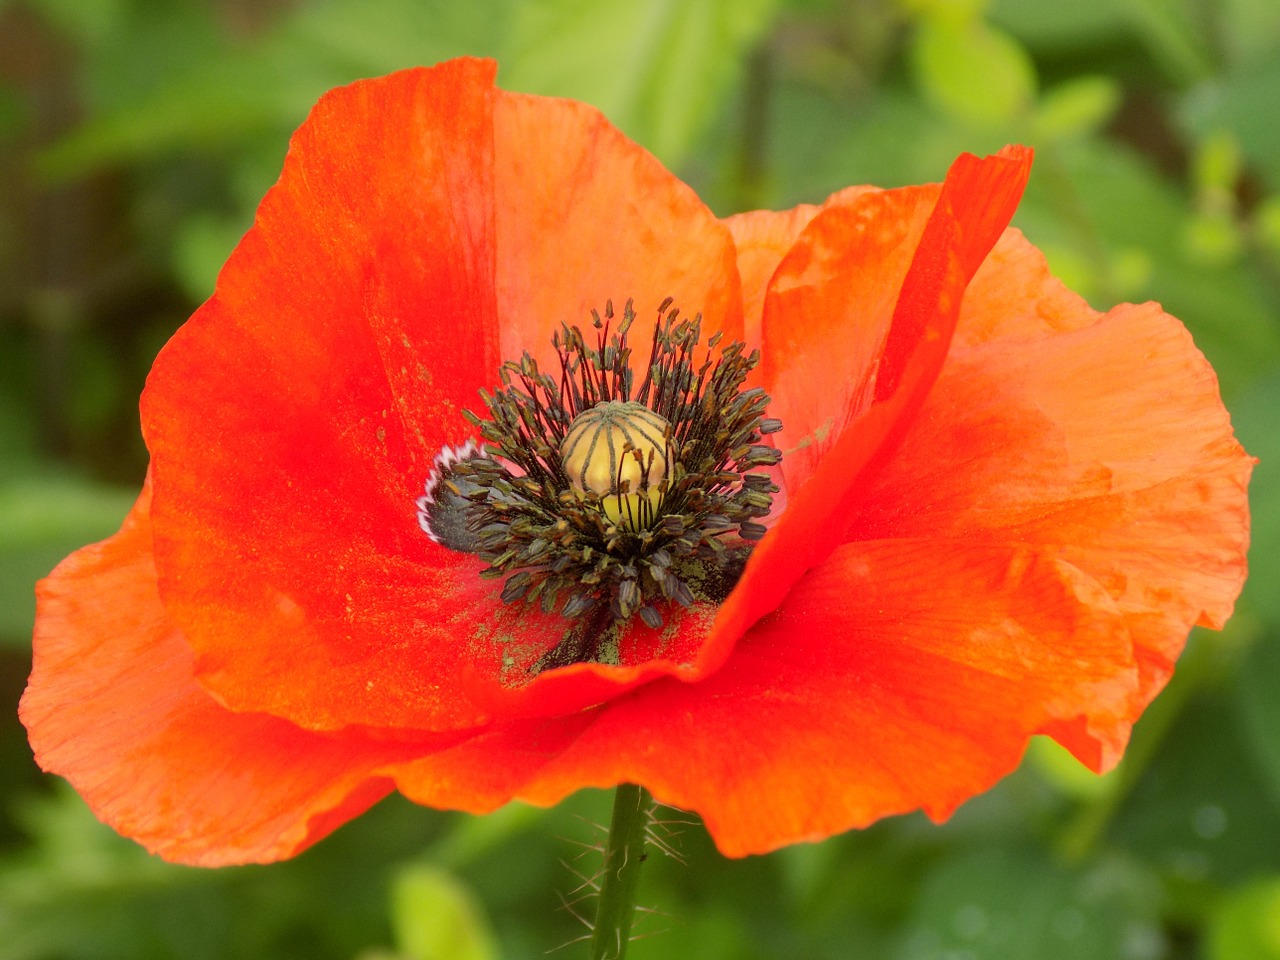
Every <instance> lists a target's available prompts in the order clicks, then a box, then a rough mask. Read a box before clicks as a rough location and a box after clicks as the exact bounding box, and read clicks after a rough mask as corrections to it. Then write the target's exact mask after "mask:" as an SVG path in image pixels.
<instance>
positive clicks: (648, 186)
mask: <svg viewBox="0 0 1280 960" xmlns="http://www.w3.org/2000/svg"><path fill="white" fill-rule="evenodd" d="M494 138H495V147H496V168H495V181H496V182H495V190H496V198H495V205H496V216H497V238H498V259H497V272H498V278H497V279H498V305H499V313H500V319H501V323H502V350H503V355H504V357H506V358H509V359H515V358H517V357H519V356H520V354H521V353H522V352H524V351H525V350H528V351H529V352H530V353H532V354H533V355H534V357H536V358H537V359H538V360H539V361H540V362H541V363H542V364H543V366H544V369H546V368H547V363H548V358H549V357H552V356H554V354H553V353H552V352H551V347H550V344H551V335H552V333H554V332H555V331H556V330H558V329H559V328H560V324H562V323H568V324H577V325H581V326H583V327H584V329H585V327H586V325H587V324H588V323H589V322H590V316H591V311H592V310H599V311H600V312H601V313H604V309H605V303H606V301H608V300H612V301H613V305H614V308H615V309H616V310H617V311H618V314H619V316H621V313H622V308H623V305H624V304H625V303H626V301H627V300H628V299H630V298H634V300H635V309H636V313H637V316H638V317H639V321H640V322H637V324H636V327H635V332H634V333H633V335H632V342H633V343H634V344H635V345H636V350H637V354H638V356H637V360H638V361H639V364H640V365H641V366H643V364H644V363H645V362H646V361H647V359H648V349H649V340H650V332H651V331H652V329H653V323H654V321H655V320H656V318H657V311H658V306H659V305H660V304H661V303H662V301H663V300H665V299H666V298H667V297H673V298H674V300H675V306H677V307H679V308H680V310H681V312H682V313H683V314H685V315H687V316H690V317H692V316H693V315H694V314H697V313H701V314H703V317H704V320H705V323H704V330H706V331H707V333H708V334H709V333H711V332H714V331H716V330H723V331H724V333H725V336H726V337H727V338H728V339H730V340H734V339H741V338H742V307H741V297H740V293H739V289H738V274H737V270H736V269H735V260H734V246H733V240H732V238H731V237H730V235H729V231H728V228H726V227H725V226H724V225H723V224H722V223H720V221H718V220H717V219H716V218H715V216H714V215H713V214H712V213H711V211H710V210H708V209H707V207H706V205H705V204H703V202H702V201H701V200H699V199H698V196H697V194H695V193H694V192H693V191H692V190H691V189H689V187H687V186H685V185H684V184H683V183H681V182H680V181H679V180H677V179H676V178H675V177H674V176H672V175H671V174H670V173H669V172H668V171H667V170H666V169H665V168H664V167H663V166H662V164H660V163H659V162H658V161H657V160H656V159H655V158H654V157H653V155H652V154H650V153H649V152H648V151H646V150H644V149H642V148H641V147H639V146H637V145H636V144H635V143H633V142H632V141H630V140H628V139H627V138H626V137H625V136H623V135H622V134H621V133H620V132H619V131H618V130H617V129H616V128H615V127H613V126H611V125H610V124H609V122H608V121H607V120H605V118H604V117H603V116H602V115H601V114H600V112H599V111H598V110H596V109H594V108H593V107H589V106H587V105H585V104H582V103H577V102H575V101H572V100H551V99H547V98H545V97H530V96H524V95H521V94H515V93H500V95H499V98H498V100H497V103H496V104H495V107H494ZM551 369H552V370H553V371H554V372H558V370H556V369H555V368H554V367H553V368H551Z"/></svg>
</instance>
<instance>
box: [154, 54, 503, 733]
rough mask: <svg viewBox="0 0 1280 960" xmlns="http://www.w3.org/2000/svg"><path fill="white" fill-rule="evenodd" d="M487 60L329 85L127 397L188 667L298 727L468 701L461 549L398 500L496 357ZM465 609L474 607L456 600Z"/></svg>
mask: <svg viewBox="0 0 1280 960" xmlns="http://www.w3.org/2000/svg"><path fill="white" fill-rule="evenodd" d="M493 71H494V68H493V65H492V64H489V63H482V62H476V61H454V62H451V63H448V64H444V65H442V66H439V67H435V68H432V69H430V70H414V71H407V72H404V73H400V74H394V75H392V76H390V77H386V78H383V79H381V80H375V81H369V82H366V83H361V84H356V85H353V86H350V87H345V88H342V89H339V90H336V91H333V92H332V93H330V94H328V95H326V96H325V97H324V98H323V99H322V100H321V101H320V103H319V104H318V105H317V106H316V108H315V110H314V111H313V112H312V114H311V117H310V118H309V119H308V120H307V121H306V123H305V124H303V126H302V127H301V128H300V129H299V131H298V132H297V134H296V135H295V136H294V139H293V141H292V144H291V147H290V153H289V157H288V159H287V161H286V164H285V168H284V172H283V174H282V175H281V178H280V182H279V183H278V184H277V186H276V187H275V188H274V189H273V190H272V191H271V192H270V194H268V196H267V198H266V199H265V200H264V201H263V204H262V207H261V208H260V210H259V213H258V219H257V222H256V224H255V225H254V227H253V229H252V230H251V231H250V232H249V234H248V235H247V236H246V237H245V239H244V240H243V241H242V242H241V244H240V246H239V247H238V248H237V250H236V251H235V253H234V254H233V255H232V257H231V259H230V260H229V261H228V264H227V266H226V267H225V269H224V270H223V272H222V275H221V276H220V278H219V281H218V287H217V292H216V293H215V295H214V297H213V298H212V299H211V300H210V301H209V302H208V303H207V304H205V306H204V307H203V308H201V310H200V311H199V312H197V314H196V315H195V316H194V317H193V318H192V320H191V321H190V322H188V323H187V324H186V325H185V326H184V327H183V328H182V329H181V330H179V331H178V333H177V334H176V335H175V336H174V338H173V340H171V341H170V343H169V344H168V345H167V346H166V348H165V349H164V351H162V353H161V355H160V357H159V358H158V359H157V361H156V364H155V367H154V368H153V370H152V374H151V376H150V378H149V380H148V383H147V389H146V392H145V393H144V396H143V403H142V417H143V427H144V432H145V434H146V437H147V442H148V445H149V447H150V449H151V451H152V456H153V470H154V477H155V506H154V511H153V513H154V521H155V531H156V532H155V540H156V546H155V551H156V562H157V568H158V570H159V577H160V588H161V594H162V596H164V598H165V602H166V606H167V608H168V611H169V614H170V616H172V618H173V619H174V621H175V622H176V623H177V624H178V626H179V628H180V629H181V630H182V632H183V635H184V636H185V637H186V638H187V640H188V642H189V643H190V644H191V645H192V647H193V648H194V649H195V650H196V652H197V654H198V659H197V664H198V670H199V672H200V676H201V680H202V682H203V683H204V684H205V685H206V687H207V688H208V689H210V690H211V692H213V693H215V695H216V696H218V697H219V699H221V700H222V701H223V702H224V703H226V704H227V705H228V706H229V707H230V708H231V709H235V710H247V711H266V712H273V713H276V714H277V715H280V716H284V717H286V718H288V719H291V720H293V721H294V722H297V723H299V724H300V725H303V726H307V727H311V728H315V729H334V728H338V727H342V726H345V725H348V724H353V723H365V724H370V725H400V726H415V725H416V726H421V727H433V726H440V725H467V724H469V723H475V722H480V721H482V720H483V719H484V717H483V714H482V712H481V711H480V710H479V709H478V708H476V707H474V706H473V705H470V704H468V703H467V702H466V701H465V698H464V697H463V696H462V694H461V693H460V692H459V690H458V689H457V687H456V685H454V684H452V683H451V682H450V680H449V678H450V677H452V676H453V675H454V674H455V673H456V670H457V669H458V667H459V665H460V663H461V662H462V661H463V660H465V659H466V656H467V650H466V645H465V644H459V643H458V642H457V639H456V638H457V635H458V629H457V628H456V627H454V628H452V629H451V628H450V626H449V624H448V622H447V621H448V620H450V619H451V618H453V617H464V618H465V617H467V616H468V615H470V614H471V610H472V607H473V606H474V605H477V604H479V605H482V606H484V608H485V609H487V608H488V607H487V604H486V603H485V600H486V598H485V597H482V596H477V595H476V594H477V589H478V588H477V587H476V585H475V583H474V581H475V580H476V578H475V576H474V571H475V569H476V564H475V562H474V558H471V557H467V556H464V555H461V554H457V553H454V552H452V551H449V550H446V549H445V548H443V547H440V546H437V545H436V544H433V543H432V542H431V541H430V540H429V539H428V538H427V537H425V536H424V535H423V533H422V531H421V529H420V528H419V525H418V520H417V517H416V511H415V508H414V501H415V499H416V498H417V497H418V496H420V495H421V493H422V484H423V482H424V481H425V480H426V478H427V476H428V474H429V473H430V472H431V469H432V464H433V459H434V457H435V456H436V454H437V453H438V452H439V450H440V447H441V445H442V444H444V443H447V442H452V441H455V440H456V439H458V431H459V429H460V427H461V426H462V424H463V421H462V420H461V417H460V411H461V409H462V408H463V407H464V406H465V405H468V404H473V405H474V404H475V401H476V390H477V389H478V388H479V387H480V386H481V385H482V384H484V383H486V382H488V381H489V380H490V378H491V377H492V375H493V372H494V370H496V366H497V363H498V354H497V326H496V318H495V315H494V309H495V302H494V293H493V289H494V281H493V275H492V262H493V239H492V209H491V201H492V169H491V168H492V116H491V100H492V78H493ZM473 619H474V617H473Z"/></svg>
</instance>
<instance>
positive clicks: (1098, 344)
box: [849, 233, 1252, 766]
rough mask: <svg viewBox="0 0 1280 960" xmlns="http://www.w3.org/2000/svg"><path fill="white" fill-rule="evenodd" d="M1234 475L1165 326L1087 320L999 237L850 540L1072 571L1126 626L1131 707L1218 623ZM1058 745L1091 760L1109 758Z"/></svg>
mask: <svg viewBox="0 0 1280 960" xmlns="http://www.w3.org/2000/svg"><path fill="white" fill-rule="evenodd" d="M1251 467H1252V461H1251V459H1250V458H1249V457H1247V456H1246V455H1245V454H1244V452H1243V450H1241V448H1240V446H1239V444H1238V443H1237V442H1236V441H1235V439H1234V437H1233V436H1232V433H1231V426H1230V422H1229V420H1228V418H1227V414H1226V411H1225V410H1224V409H1223V407H1222V403H1221V401H1220V400H1219V398H1218V386H1217V381H1216V379H1215V377H1214V375H1213V371H1212V370H1211V369H1210V367H1209V365H1208V363H1207V362H1206V361H1205V360H1204V358H1203V356H1201V355H1200V353H1199V351H1197V350H1196V349H1195V346H1194V345H1193V344H1192V342H1191V338H1190V336H1189V335H1188V334H1187V332H1186V330H1185V329H1184V328H1183V327H1182V325H1181V324H1180V323H1178V322H1177V321H1176V320H1174V319H1172V318H1171V317H1169V316H1168V315H1166V314H1164V313H1163V312H1161V311H1160V309H1159V308H1158V307H1156V306H1154V305H1152V304H1147V305H1144V306H1124V307H1117V308H1116V309H1115V310H1112V311H1111V312H1110V313H1107V314H1105V315H1101V314H1098V313H1096V312H1095V311H1093V310H1091V309H1090V308H1089V307H1088V306H1087V305H1086V304H1085V303H1084V302H1083V301H1081V300H1080V299H1079V298H1078V297H1076V296H1075V295H1073V294H1071V293H1070V292H1069V291H1067V290H1066V289H1065V288H1063V287H1062V285H1061V284H1060V283H1058V282H1057V281H1056V280H1054V279H1053V278H1052V277H1050V276H1049V274H1048V272H1047V270H1046V269H1045V268H1044V264H1043V259H1042V258H1041V257H1040V256H1039V254H1038V253H1036V252H1035V251H1034V250H1033V249H1032V248H1031V247H1030V246H1029V245H1028V244H1027V243H1026V241H1025V240H1023V239H1022V238H1021V236H1020V235H1018V234H1017V233H1010V234H1009V235H1008V236H1007V237H1006V238H1005V239H1004V240H1003V241H1002V242H1001V244H1000V246H999V248H998V249H997V255H996V256H994V257H993V258H992V260H991V261H990V262H989V263H988V264H987V265H986V266H984V268H983V270H982V272H981V273H980V275H979V276H978V278H977V279H976V280H975V282H974V284H973V286H972V287H971V288H970V292H969V294H968V296H967V298H966V301H965V305H964V310H963V313H962V317H961V322H960V326H959V328H958V333H957V344H956V347H955V349H954V350H953V352H952V355H951V356H950V357H949V358H948V361H947V366H946V368H945V369H944V371H943V373H942V376H940V377H939V379H938V382H937V383H936V385H935V387H934V389H933V392H932V393H931V394H930V397H929V399H928V401H926V403H925V406H924V409H923V410H922V412H921V415H920V416H919V417H918V418H917V419H916V421H915V422H914V423H913V426H912V429H911V431H910V432H909V433H908V435H907V437H906V438H905V439H904V440H903V442H902V444H901V445H900V447H899V449H898V451H897V453H896V454H895V456H894V457H893V458H892V459H891V460H889V461H886V462H885V463H884V464H883V465H882V466H881V467H880V468H879V469H878V470H877V471H876V472H875V473H874V474H872V475H869V476H868V477H867V483H866V486H865V487H864V488H863V489H862V490H861V491H860V497H861V502H860V505H859V506H858V507H857V509H856V516H857V521H856V523H855V526H854V527H853V529H852V530H851V532H850V534H849V536H850V537H853V538H857V539H862V538H883V537H917V536H937V537H952V538H962V539H965V540H966V541H969V542H986V543H1017V544H1024V545H1030V546H1035V547H1037V548H1039V549H1043V550H1045V551H1049V552H1052V554H1053V555H1055V556H1058V557H1060V558H1061V559H1062V560H1063V561H1065V562H1068V563H1071V564H1073V565H1075V566H1076V567H1077V568H1078V569H1079V570H1081V571H1083V572H1084V573H1085V574H1087V575H1088V576H1090V577H1093V578H1094V579H1095V580H1096V581H1097V582H1098V583H1099V584H1101V585H1102V587H1103V588H1105V589H1106V590H1107V592H1108V594H1109V595H1110V596H1111V597H1112V598H1113V600H1114V602H1115V603H1116V604H1117V608H1118V609H1119V610H1121V611H1122V613H1123V615H1124V616H1125V619H1126V622H1127V623H1128V624H1129V628H1130V630H1131V632H1132V634H1133V636H1134V641H1135V646H1136V650H1135V655H1136V657H1137V662H1138V664H1139V666H1140V668H1141V684H1140V688H1139V690H1138V691H1137V694H1136V696H1135V701H1134V704H1133V707H1132V710H1131V715H1132V716H1133V717H1136V716H1137V714H1138V713H1139V712H1140V711H1141V709H1142V708H1143V707H1144V706H1146V704H1147V703H1148V702H1149V701H1150V700H1151V698H1152V697H1153V696H1154V695H1155V693H1156V692H1158V690H1159V689H1160V688H1161V687H1162V686H1163V685H1164V683H1165V681H1166V680H1167V679H1168V676H1169V674H1170V672H1171V670H1172V666H1173V661H1174V659H1175V658H1176V657H1177V654H1178V653H1179V652H1180V651H1181V649H1182V645H1183V643H1184V641H1185V639H1186V635H1187V631H1188V630H1190V628H1191V626H1192V625H1193V624H1195V623H1197V622H1199V623H1204V624H1207V625H1211V626H1221V625H1222V623H1223V622H1225V620H1226V618H1227V617H1228V616H1229V615H1230V612H1231V609H1232V605H1233V603H1234V600H1235V597H1236V595H1237V594H1238V593H1239V591H1240V587H1241V585H1242V583H1243V580H1244V573H1245V565H1244V551H1245V548H1246V546H1247V543H1248V508H1247V500H1246V497H1245V487H1246V484H1247V482H1248V477H1249V473H1250V470H1251ZM1095 746H1096V745H1095ZM1075 747H1076V748H1077V752H1078V753H1081V754H1082V758H1083V759H1086V760H1087V761H1089V762H1091V763H1093V764H1095V765H1100V766H1106V765H1109V764H1110V763H1111V762H1113V761H1114V760H1115V759H1116V758H1117V756H1116V754H1114V753H1107V752H1106V751H1102V752H1100V753H1099V752H1097V751H1096V750H1094V752H1093V753H1090V747H1089V746H1088V745H1087V744H1084V743H1077V744H1076V745H1075Z"/></svg>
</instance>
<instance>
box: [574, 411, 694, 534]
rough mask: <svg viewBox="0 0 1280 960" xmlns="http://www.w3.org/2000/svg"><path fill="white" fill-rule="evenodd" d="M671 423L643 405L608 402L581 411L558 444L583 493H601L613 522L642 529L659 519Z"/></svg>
mask: <svg viewBox="0 0 1280 960" xmlns="http://www.w3.org/2000/svg"><path fill="white" fill-rule="evenodd" d="M669 430H670V424H668V423H667V421H666V419H665V418H664V417H660V416H658V414H656V413H654V412H653V411H652V410H650V409H649V408H648V407H646V406H645V405H644V404H642V403H635V402H633V401H626V402H624V401H622V400H606V401H605V402H604V403H598V404H596V405H595V406H594V407H592V408H591V409H590V410H587V411H585V412H584V413H581V414H579V415H578V418H577V419H576V420H574V421H573V423H572V424H571V425H570V426H569V432H568V433H567V434H565V438H564V443H563V444H562V445H561V447H560V456H561V459H562V461H563V463H564V472H565V474H566V475H567V476H568V478H569V483H570V484H572V485H573V488H574V490H576V491H577V492H578V493H580V494H584V495H585V494H589V493H594V494H596V495H597V496H599V497H600V509H601V510H603V511H604V514H605V516H607V517H608V518H609V519H610V520H611V521H613V522H614V523H616V524H619V525H620V526H625V527H628V528H630V529H631V530H642V529H644V528H645V527H648V526H650V525H651V524H652V523H653V521H654V520H656V519H657V517H658V514H659V508H660V507H661V506H662V499H663V496H664V494H665V491H666V484H665V483H664V482H663V481H664V480H666V477H667V467H668V460H669V451H670V447H669V446H668V443H667V434H668V432H669Z"/></svg>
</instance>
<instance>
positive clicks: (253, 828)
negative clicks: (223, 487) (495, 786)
mask: <svg viewBox="0 0 1280 960" xmlns="http://www.w3.org/2000/svg"><path fill="white" fill-rule="evenodd" d="M149 500H150V489H149V487H148V488H146V489H144V490H143V493H142V496H141V497H140V498H139V500H138V503H137V505H136V506H135V507H134V509H133V511H132V512H131V513H130V515H129V517H128V518H127V519H126V520H125V523H124V526H123V528H122V529H121V530H120V532H119V533H117V534H116V535H115V536H114V537H112V538H110V539H109V540H106V541H104V542H102V543H100V544H97V545H95V546H91V547H86V548H84V549H83V550H80V551H79V552H77V553H75V554H73V555H72V556H70V557H68V558H67V559H66V560H65V561H63V563H62V564H60V565H59V566H58V568H57V569H56V570H54V572H53V573H52V574H51V575H50V576H49V577H48V578H47V579H45V580H43V581H42V582H41V583H40V586H39V588H38V600H39V604H38V606H39V611H38V615H37V624H36V634H35V650H34V653H35V666H34V669H33V670H32V674H31V680H30V682H29V684H28V686H27V690H26V693H25V694H24V695H23V698H22V705H21V710H20V712H21V716H22V720H23V722H24V723H25V724H26V726H27V730H28V732H29V735H30V739H31V745H32V747H33V749H34V750H35V754H36V759H37V761H38V762H39V763H40V765H41V766H42V767H43V768H44V769H45V770H48V771H50V772H53V773H58V774H61V775H62V776H65V777H66V778H67V779H68V780H70V781H71V783H72V784H73V785H74V786H75V788H76V790H77V791H79V793H80V794H81V796H83V797H84V798H85V800H86V801H87V802H88V804H89V806H90V807H91V808H92V809H93V811H94V813H95V814H96V815H97V816H98V817H99V818H101V819H102V820H103V821H105V822H106V823H108V824H110V825H111V826H112V827H114V828H115V829H116V830H118V831H119V832H120V833H122V834H124V835H126V836H129V837H132V838H134V839H135V840H137V841H138V842H139V843H141V844H143V845H144V846H145V847H147V849H149V850H151V851H152V852H154V853H157V854H159V855H161V856H163V857H165V858H166V859H170V860H177V861H182V862H186V863H193V864H200V865H203V866H217V865H221V864H228V863H247V862H268V861H273V860H280V859H283V858H285V857H288V856H291V855H293V854H295V853H297V852H298V851H299V850H302V849H303V848H305V847H307V846H310V845H311V844H312V843H315V842H316V841H317V840H319V839H320V838H322V837H324V836H325V835H326V834H328V833H329V832H331V831H332V830H333V829H335V828H336V827H337V826H339V825H340V824H342V823H344V822H345V821H347V820H349V819H351V818H352V817H354V816H357V815H358V814H360V813H361V812H363V811H364V810H365V809H366V808H368V807H369V806H370V805H371V804H373V803H374V802H375V801H377V800H378V799H379V798H381V797H382V796H384V795H385V794H387V793H388V792H389V791H390V790H391V787H392V785H391V782H390V781H389V780H387V779H386V778H385V777H381V776H378V775H377V774H376V768H377V767H378V766H379V764H381V763H384V762H387V761H389V760H391V759H394V758H402V757H403V756H404V755H405V751H404V750H403V749H402V748H399V747H391V746H386V745H383V746H376V745H375V746H372V747H371V746H369V745H367V744H364V745H362V747H363V748H362V749H353V746H352V744H351V743H350V742H346V741H343V740H339V739H330V738H328V737H323V736H320V735H316V734H311V733H307V732H305V731H302V730H299V729H298V728H297V727H294V726H292V725H291V724H288V723H285V722H284V721H281V720H277V719H275V718H273V717H267V716H263V715H248V714H233V713H230V712H228V711H227V710H225V709H223V708H222V707H221V706H219V705H218V704H217V703H215V702H214V701H213V700H212V699H211V698H210V697H209V695H208V694H207V693H205V691H204V690H203V689H202V688H201V687H200V686H199V684H198V683H197V682H196V680H195V677H194V674H193V664H192V655H191V651H190V650H189V649H188V648H187V646H186V644H185V643H184V642H183V640H182V637H181V636H180V635H179V634H178V632H177V631H176V629H175V628H174V626H173V624H172V623H171V622H170V621H169V619H168V617H167V616H166V614H165V611H164V608H163V606H162V605H161V603H160V597H159V594H158V592H157V589H156V574H155V566H154V563H153V562H152V556H151V524H150V519H149V517H148V515H147V511H148V502H149Z"/></svg>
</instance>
